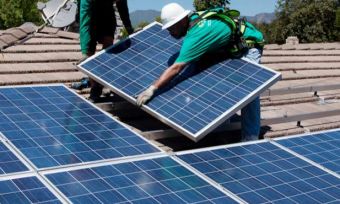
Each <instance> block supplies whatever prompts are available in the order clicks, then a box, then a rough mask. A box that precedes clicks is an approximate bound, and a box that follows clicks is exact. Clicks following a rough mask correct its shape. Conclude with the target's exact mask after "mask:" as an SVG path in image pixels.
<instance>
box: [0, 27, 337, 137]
mask: <svg viewBox="0 0 340 204" xmlns="http://www.w3.org/2000/svg"><path fill="white" fill-rule="evenodd" d="M36 29H37V28H35V27H29V26H27V25H26V26H24V28H23V26H21V27H18V28H13V29H9V30H5V31H3V32H2V33H0V49H1V54H0V85H1V86H6V85H18V84H38V83H43V84H46V83H60V82H62V83H66V84H69V83H71V82H74V81H79V80H80V79H81V78H82V77H84V76H85V75H84V74H82V73H81V72H79V71H77V69H76V67H75V65H74V64H75V62H77V61H78V60H79V59H80V58H81V53H80V46H79V35H78V34H76V33H71V32H65V31H61V30H58V29H55V28H49V27H44V28H42V29H40V30H37V31H36ZM262 63H263V64H264V65H265V66H268V67H270V68H272V69H274V70H277V71H280V72H281V73H282V76H283V79H282V81H280V82H278V83H277V84H275V85H274V86H273V87H271V88H270V90H268V91H266V92H265V93H263V94H262V97H261V104H262V118H263V125H264V126H265V125H268V127H267V128H264V129H267V130H268V131H266V132H265V134H264V136H266V137H276V136H282V135H290V134H296V133H301V132H306V131H315V130H324V129H330V128H335V127H340V99H339V98H340V43H339V42H338V43H316V44H315V43H314V44H298V45H289V44H286V45H267V46H266V47H265V50H264V56H263V59H262ZM87 91H88V90H85V91H84V92H82V93H87ZM315 91H317V93H315ZM116 107H118V106H116ZM128 107H129V111H128V112H130V113H132V112H134V109H133V107H132V106H128ZM131 108H132V109H131ZM135 109H136V108H135ZM123 112H125V113H126V112H127V111H126V109H125V111H124V110H123ZM137 115H138V114H137ZM138 117H139V118H138ZM145 117H146V115H144V114H141V115H139V116H137V117H130V118H129V117H127V118H128V119H126V120H127V122H128V123H130V124H132V125H135V126H136V127H140V126H144V127H145V126H147V127H149V126H153V125H154V124H156V122H154V120H153V121H152V122H148V123H152V125H150V124H147V123H146V120H145ZM131 118H133V119H131ZM129 120H133V122H130V121H129ZM138 120H139V121H141V122H138ZM148 120H150V121H151V120H152V119H150V117H148ZM300 120H301V123H300V124H299V126H297V125H298V123H297V121H300ZM136 121H137V122H136ZM141 124H142V125H141ZM158 127H159V128H160V129H162V130H161V131H160V132H162V133H164V129H167V127H166V126H164V125H159V123H158V124H157V128H158ZM157 128H156V129H157ZM143 129H144V130H143V131H145V129H147V128H143ZM150 129H153V130H155V127H154V126H153V127H151V128H150ZM156 132H157V131H156ZM164 134H167V133H164ZM174 134H178V133H174ZM145 135H149V136H150V137H151V138H153V136H152V135H153V133H150V134H149V132H148V131H146V132H145ZM188 142H190V141H188Z"/></svg>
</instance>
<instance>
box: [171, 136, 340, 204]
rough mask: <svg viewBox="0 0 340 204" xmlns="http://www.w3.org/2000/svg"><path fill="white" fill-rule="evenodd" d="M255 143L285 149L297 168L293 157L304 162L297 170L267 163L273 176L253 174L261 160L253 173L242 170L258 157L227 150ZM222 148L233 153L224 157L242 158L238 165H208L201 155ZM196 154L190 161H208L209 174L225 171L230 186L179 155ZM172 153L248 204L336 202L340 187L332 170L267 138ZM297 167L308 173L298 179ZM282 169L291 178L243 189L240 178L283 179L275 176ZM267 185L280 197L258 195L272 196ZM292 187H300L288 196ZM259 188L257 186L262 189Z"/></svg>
mask: <svg viewBox="0 0 340 204" xmlns="http://www.w3.org/2000/svg"><path fill="white" fill-rule="evenodd" d="M274 143H275V142H274ZM257 144H270V145H271V146H272V147H274V148H276V150H281V151H283V152H284V154H290V155H291V156H292V158H291V159H292V160H291V161H289V163H290V162H292V163H291V164H290V165H292V164H293V165H295V167H296V166H297V165H296V164H295V163H296V160H299V161H300V162H302V163H304V164H305V165H306V166H304V167H303V168H301V169H300V166H297V167H298V168H297V169H294V168H293V167H292V166H290V167H287V169H288V170H287V169H283V168H284V167H282V168H281V169H279V170H278V169H276V170H274V169H272V168H273V167H275V168H280V167H278V166H276V165H278V163H275V164H274V165H273V164H271V165H272V166H267V167H266V168H268V171H269V169H270V171H273V172H275V173H276V174H275V175H274V176H272V175H271V174H260V175H258V174H256V173H259V172H258V170H261V171H263V169H262V168H263V167H264V164H265V163H266V162H262V163H261V162H260V163H261V164H263V166H261V168H260V169H257V170H256V169H255V170H256V171H254V172H252V174H251V173H250V172H249V171H250V170H252V169H248V171H245V170H241V169H242V168H243V167H244V166H247V165H248V164H246V163H245V162H248V163H249V164H250V167H253V166H254V165H253V163H257V162H259V160H258V159H259V158H257V159H256V158H254V159H256V160H249V159H243V158H242V155H249V153H244V152H243V153H242V152H239V153H237V150H236V152H235V151H234V152H233V151H229V150H228V149H230V148H234V147H243V146H247V145H257ZM224 149H225V150H227V151H228V152H231V153H234V155H231V154H230V153H229V154H228V156H227V157H228V158H229V157H230V156H231V157H237V158H241V160H240V161H238V162H239V165H236V166H235V165H234V163H233V162H230V164H231V165H234V166H229V165H230V164H229V165H227V164H223V166H222V164H220V165H218V163H216V162H215V163H214V165H211V164H209V161H210V160H209V159H208V158H205V157H204V156H203V153H205V152H208V153H210V152H211V151H218V150H224ZM255 149H256V148H255ZM245 150H247V149H245ZM257 150H258V149H257ZM257 150H256V151H257ZM247 151H249V150H247ZM266 151H267V150H266ZM271 151H272V150H268V152H271ZM196 153H197V154H200V153H201V154H202V155H199V156H201V157H198V158H199V160H197V159H198V158H196V157H191V160H192V161H193V164H195V163H202V162H203V163H204V164H207V165H206V166H204V170H205V171H207V172H210V174H211V172H213V173H214V172H215V171H216V169H218V171H217V172H222V174H224V176H225V177H227V178H225V183H228V182H229V183H230V185H229V186H224V185H222V184H221V183H219V182H218V181H216V180H215V178H216V179H217V177H218V175H216V176H215V177H214V178H211V177H209V176H208V175H206V174H205V173H204V172H202V170H200V169H197V168H199V167H194V166H192V164H190V163H188V162H186V161H185V160H184V159H182V158H181V156H185V155H190V154H193V156H194V154H196ZM212 154H214V155H215V153H212ZM223 154H227V153H226V152H225V153H223ZM252 154H253V155H255V153H252ZM240 155H241V156H240ZM274 155H276V154H274ZM175 156H177V157H178V159H180V160H182V161H183V162H184V163H186V164H187V165H189V166H190V167H191V168H193V169H194V170H196V171H198V172H199V173H201V174H202V175H204V176H205V177H208V178H209V179H211V180H212V181H213V182H214V183H216V185H222V186H223V188H226V189H227V190H229V191H230V192H231V193H234V194H236V196H239V197H240V198H241V199H244V200H245V202H250V203H251V202H256V203H272V202H273V203H285V202H288V203H291V202H297V203H299V202H301V201H306V202H307V201H308V202H311V201H313V202H315V203H326V202H323V200H324V201H325V200H327V199H330V198H331V199H333V202H334V201H338V200H339V199H340V195H339V193H338V192H337V190H336V189H339V187H340V182H339V181H340V180H336V178H338V179H339V178H340V177H339V175H337V174H334V173H332V172H329V171H327V169H326V170H325V169H323V168H322V167H320V166H319V165H315V164H314V163H313V162H309V161H308V160H305V159H304V158H300V156H299V155H296V154H293V153H291V152H290V151H287V150H286V149H283V148H281V147H280V146H277V145H276V144H273V143H272V142H271V141H270V140H262V141H251V142H245V143H239V144H231V145H221V146H217V147H208V148H202V149H197V150H187V151H181V152H177V153H175ZM202 156H203V157H202ZM276 156H277V155H276ZM217 157H220V155H217ZM270 157H271V156H270V155H268V158H267V159H271V158H270ZM221 159H226V158H224V157H221ZM281 161H285V160H277V161H276V162H281ZM234 162H235V161H234ZM294 162H295V163H294ZM297 163H298V162H297ZM209 165H210V166H209ZM280 165H282V166H284V165H285V164H284V163H281V164H280ZM235 167H236V169H235ZM240 167H242V168H240ZM255 167H256V166H255ZM202 168H203V167H202ZM220 168H221V169H220ZM307 168H308V169H307ZM223 169H227V170H228V171H232V170H237V171H233V172H230V175H229V174H226V173H224V171H223ZM299 170H302V172H303V171H305V172H307V173H308V175H304V176H305V177H304V176H302V175H300V177H301V178H300V177H297V175H299V174H302V172H301V171H299ZM265 171H266V170H265ZM290 171H295V173H296V175H294V174H291V173H290ZM237 172H238V173H237ZM281 172H287V173H288V174H289V175H290V176H291V175H294V178H293V177H287V178H286V179H287V180H283V181H280V182H281V183H280V184H275V185H274V184H273V185H269V184H267V183H265V185H269V186H267V187H265V188H264V187H263V186H262V187H260V186H258V183H256V182H255V184H252V185H250V184H251V183H248V185H250V186H248V185H247V186H246V187H247V188H249V189H251V190H250V191H249V189H248V190H245V189H244V187H245V184H243V183H242V181H243V180H250V179H252V178H257V177H256V176H262V177H264V176H266V175H269V177H270V176H271V177H274V178H276V179H277V178H279V179H281V180H282V178H283V177H284V175H281V176H282V178H281V177H277V175H278V174H279V173H281ZM318 172H319V173H320V172H322V173H323V174H322V175H321V176H320V174H318ZM266 173H267V172H266ZM243 174H248V175H251V176H250V177H249V178H248V177H242V176H243ZM311 175H312V176H311ZM318 176H320V177H318ZM234 177H237V179H236V178H234ZM262 179H263V180H264V181H268V182H269V183H270V182H274V183H275V182H276V181H275V180H272V179H273V178H262ZM290 179H293V180H294V179H295V180H294V182H292V181H291V180H290ZM305 179H306V182H305ZM230 180H231V181H235V182H237V183H234V182H230ZM263 180H261V182H264V181H263ZM307 180H308V182H307ZM249 182H250V181H249ZM257 182H258V181H257ZM298 182H303V184H306V185H307V186H306V188H307V187H309V189H308V188H307V189H301V186H299V183H298ZM309 182H311V183H309ZM320 182H321V183H320ZM325 182H326V183H327V187H325V186H323V187H322V188H320V189H317V190H311V189H310V187H311V186H312V187H313V188H315V185H326V183H325ZM222 183H223V182H222ZM231 183H233V184H231ZM286 184H288V186H286V188H285V189H283V191H282V192H280V191H278V189H282V188H279V187H281V186H282V185H286ZM238 185H239V186H238ZM262 185H263V184H262ZM301 185H302V184H301ZM233 186H235V187H233ZM292 186H293V187H292ZM268 188H269V190H270V189H275V191H278V192H280V194H281V195H280V196H281V198H277V197H276V198H274V197H273V198H271V197H261V196H263V195H267V196H268V194H271V195H272V196H274V195H275V192H270V191H268V192H265V190H267V189H268ZM287 188H288V189H287ZM291 188H300V190H299V191H298V192H299V193H296V192H295V193H296V194H293V195H289V194H290V193H292V192H290V190H289V189H291ZM235 189H236V190H235ZM258 189H260V191H261V192H260V191H259V190H258ZM295 190H296V189H295ZM238 191H239V192H238ZM305 193H308V195H305ZM282 195H283V196H282ZM318 195H319V196H320V198H319V197H318ZM276 196H278V195H276ZM290 196H291V197H290ZM304 196H306V197H304ZM324 196H325V197H324ZM327 196H328V197H327ZM264 198H265V199H267V201H265V202H264V201H263V199H264ZM261 199H262V200H261ZM271 199H272V200H271Z"/></svg>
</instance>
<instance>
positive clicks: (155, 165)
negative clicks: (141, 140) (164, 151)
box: [41, 155, 242, 203]
mask: <svg viewBox="0 0 340 204" xmlns="http://www.w3.org/2000/svg"><path fill="white" fill-rule="evenodd" d="M164 159H165V160H167V161H163V160H164ZM157 160H158V161H157ZM169 162H170V163H169ZM181 162H182V161H181V160H178V159H177V158H175V157H172V156H169V155H155V156H147V157H144V158H129V159H127V160H124V161H109V162H103V163H100V164H99V163H98V164H89V165H86V166H74V167H67V168H62V169H52V170H46V171H43V172H41V174H42V177H43V178H44V180H46V182H47V183H48V184H49V185H51V186H54V188H55V190H56V191H57V192H58V193H59V194H60V195H62V197H63V198H64V199H65V200H67V201H68V202H70V203H72V202H73V201H74V200H72V199H71V197H78V195H76V191H74V192H72V193H71V194H72V195H66V194H65V192H63V190H62V189H60V188H59V187H58V186H60V185H61V186H62V185H65V184H73V183H77V184H80V185H81V186H82V187H83V188H84V189H86V191H87V193H84V194H82V195H81V197H82V196H86V195H91V196H94V195H95V197H96V199H100V201H101V202H104V203H106V202H105V201H103V200H102V199H104V197H98V193H101V192H111V193H112V191H114V192H115V193H117V194H118V195H120V196H122V195H123V197H124V198H125V199H127V201H126V200H125V201H124V202H123V201H122V202H119V203H125V202H127V203H130V202H134V201H136V202H137V203H138V201H141V202H142V201H147V199H148V198H149V199H150V198H151V199H154V198H155V197H157V196H162V195H168V194H175V195H177V193H181V192H185V191H187V190H190V191H195V192H196V193H197V192H201V191H200V190H198V189H201V188H209V189H210V190H214V191H216V192H219V193H220V194H223V195H224V196H223V197H217V198H216V197H215V198H214V196H216V193H215V194H214V193H213V192H212V195H210V197H209V198H208V199H209V201H211V202H213V201H214V200H215V201H216V203H221V202H222V200H221V199H229V201H233V202H235V203H240V202H242V200H240V199H238V197H237V196H235V195H230V194H228V192H226V191H224V190H223V188H221V187H220V186H215V185H214V184H212V183H211V182H210V181H209V180H206V179H205V178H202V177H201V176H200V175H198V174H197V173H195V172H193V171H192V170H191V169H190V168H188V167H187V166H186V165H183V164H182V163H181ZM174 163H176V165H174ZM162 165H164V166H162ZM167 165H168V166H167ZM135 167H137V168H139V169H141V170H138V171H136V170H135V169H134V168H135ZM108 169H110V171H109V172H111V173H110V174H109V175H108V173H107V172H106V173H105V170H108ZM171 169H172V170H171ZM113 170H115V171H116V173H112V171H113ZM117 170H118V171H117ZM159 170H164V171H166V172H163V173H162V172H158V171H159ZM77 171H86V172H83V173H78V174H71V173H74V172H77ZM88 171H91V172H88ZM70 172H71V173H70ZM93 172H94V173H95V174H96V176H95V177H92V178H90V179H88V178H86V177H91V176H90V174H91V173H93ZM149 172H151V173H152V174H150V173H149ZM169 172H170V174H171V175H170V174H168V173H169ZM65 173H67V174H69V175H72V178H73V179H72V181H70V180H68V181H66V180H65V178H63V177H62V175H61V174H65ZM89 173H90V174H89ZM164 173H166V174H164ZM182 174H183V175H182ZM56 175H57V176H56ZM74 175H76V177H75V176H74ZM143 175H145V176H146V177H145V176H143ZM92 176H93V175H92ZM121 176H122V180H119V183H120V182H122V184H115V182H113V181H111V180H112V178H116V177H121ZM168 176H170V177H168ZM108 177H111V179H109V178H108ZM156 177H157V178H156ZM158 177H159V178H158ZM192 177H195V178H194V179H191V178H192ZM181 178H187V181H182V180H181ZM189 178H190V179H189ZM96 179H99V180H101V181H104V182H105V184H106V185H105V186H107V184H109V186H110V189H106V190H104V189H101V188H100V187H97V188H99V189H101V190H96V192H93V190H90V189H89V187H91V188H92V187H93V185H88V186H84V185H83V183H82V182H83V181H85V182H87V181H93V182H95V181H96ZM150 179H151V180H150ZM197 179H198V180H200V182H198V183H195V182H197ZM107 180H110V181H107ZM125 180H127V181H128V183H126V182H125ZM172 180H174V182H175V181H179V182H180V183H178V182H175V183H173V182H171V181H172ZM164 181H165V182H166V185H164V183H163V182H164ZM194 181H195V182H194ZM55 182H57V183H55ZM63 182H64V183H63ZM187 182H191V184H190V183H187ZM202 182H204V183H205V185H202ZM154 183H155V184H158V185H160V186H159V188H160V190H161V191H162V190H164V188H166V189H167V192H163V194H162V193H159V194H158V192H157V191H159V189H158V188H150V189H149V190H150V191H151V193H150V192H149V191H145V189H143V188H141V189H143V190H142V191H144V193H146V194H148V195H149V196H148V197H144V198H134V199H135V200H133V199H132V200H128V198H127V197H126V195H125V194H122V192H120V191H118V190H120V189H124V188H132V190H135V189H134V187H137V188H140V186H143V185H152V184H154ZM97 184H98V183H97ZM113 184H115V185H113ZM184 185H185V186H184ZM192 185H195V187H194V186H192ZM199 185H201V186H199ZM97 188H96V189H97ZM64 190H65V189H64ZM125 193H127V191H126V192H125ZM137 196H138V195H137ZM144 196H145V195H144ZM194 196H195V194H194ZM201 196H202V194H201ZM175 197H176V196H175ZM204 197H205V198H207V195H204ZM116 198H117V197H116ZM177 198H178V197H177ZM187 199H188V197H187ZM148 201H150V200H148ZM153 201H154V200H153ZM182 201H183V200H182ZM78 202H79V201H78ZM97 202H98V200H97ZM110 202H112V200H111V201H110ZM198 202H199V201H198ZM157 203H162V201H158V200H157ZM186 203H189V202H186ZM209 203H210V202H209Z"/></svg>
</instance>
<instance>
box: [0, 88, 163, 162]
mask: <svg viewBox="0 0 340 204" xmlns="http://www.w3.org/2000/svg"><path fill="white" fill-rule="evenodd" d="M0 132H2V133H3V135H4V136H5V137H6V138H8V139H9V140H10V141H11V143H12V144H14V145H15V147H16V148H18V149H19V150H20V151H21V152H22V153H23V154H24V155H25V156H26V157H27V158H28V159H29V160H30V161H31V162H32V163H33V164H34V165H35V166H36V167H38V168H45V167H54V166H61V165H67V164H76V163H82V162H90V161H98V160H102V159H110V158H118V157H126V156H132V155H139V154H146V153H153V152H157V151H158V150H157V149H156V148H155V147H154V146H152V145H151V144H149V143H147V142H146V141H145V140H144V139H142V137H140V136H138V135H136V134H135V133H133V132H132V131H130V130H128V129H127V128H125V127H124V126H122V125H121V124H120V123H118V122H117V121H116V120H114V119H113V118H112V117H109V116H107V115H106V114H104V113H103V112H102V111H101V110H99V109H98V108H95V107H94V106H93V105H91V104H90V103H89V102H87V101H86V100H84V99H82V98H80V97H79V96H77V95H76V94H75V93H73V92H71V91H70V90H68V89H67V88H66V87H64V86H36V87H12V88H1V89H0Z"/></svg>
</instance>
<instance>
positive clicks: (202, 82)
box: [79, 24, 280, 140]
mask: <svg viewBox="0 0 340 204" xmlns="http://www.w3.org/2000/svg"><path fill="white" fill-rule="evenodd" d="M181 43H182V41H179V40H175V39H174V38H172V37H171V36H170V35H169V34H168V32H167V31H165V30H162V29H161V26H160V25H158V24H155V25H152V26H150V27H149V28H147V29H146V30H143V31H142V32H140V33H137V34H136V35H134V36H132V37H131V38H130V39H129V40H126V41H124V42H121V43H119V44H118V45H114V46H113V47H112V48H110V49H108V50H106V51H105V52H101V53H99V54H97V55H96V56H94V57H92V58H90V59H89V60H87V61H85V62H83V63H82V64H80V66H79V67H80V69H81V70H82V71H84V72H85V73H87V74H89V75H92V76H93V77H94V78H96V79H97V80H98V81H101V82H102V83H105V84H106V85H108V86H110V87H111V88H112V89H113V90H114V91H116V92H117V93H119V94H121V95H122V96H123V97H125V98H126V99H127V100H129V101H130V102H132V103H134V102H135V96H137V95H138V94H140V93H141V92H142V91H143V90H145V89H146V88H148V87H149V86H150V85H151V84H152V83H153V82H154V81H155V80H157V79H158V77H159V76H160V75H161V74H162V73H163V71H164V70H165V69H166V68H167V67H168V66H169V65H171V64H172V62H173V61H174V60H175V59H176V56H177V54H178V51H179V50H180V47H181ZM198 64H199V63H198ZM196 65H197V64H195V65H193V66H189V67H187V68H186V69H185V70H184V71H183V72H182V73H181V74H180V76H178V77H177V78H176V79H174V80H173V81H172V82H171V86H174V87H172V88H171V89H168V88H169V86H168V87H166V88H165V89H163V90H161V91H159V93H158V95H157V96H156V97H155V98H153V99H152V100H151V101H150V102H149V103H148V104H147V106H146V107H147V108H146V110H147V111H149V112H150V113H151V114H153V115H154V116H156V117H158V118H160V119H162V121H165V122H166V123H167V124H168V125H171V126H172V127H174V128H176V129H177V130H179V131H181V132H182V133H183V134H185V135H186V136H188V137H189V138H191V139H193V140H199V139H201V138H202V137H203V136H205V135H206V134H207V133H209V132H210V131H212V130H213V129H214V128H215V127H217V126H218V125H219V124H220V123H222V122H223V121H225V120H226V119H228V118H229V117H231V116H232V115H233V114H234V113H235V112H236V111H238V110H239V109H240V108H241V107H243V106H244V105H245V104H246V103H247V102H250V101H251V100H252V99H253V98H254V97H256V96H257V95H259V94H260V93H261V91H263V90H264V89H265V88H267V87H269V86H270V85H271V84H273V83H274V82H275V81H277V80H278V79H279V78H280V74H279V73H276V72H273V71H270V70H268V69H265V68H263V67H261V66H258V65H254V64H252V63H250V62H247V61H244V60H239V59H234V60H226V61H223V62H220V63H218V64H216V65H214V66H211V67H209V68H208V69H205V70H203V71H201V72H199V73H198V70H196V68H195V66H196ZM189 76H191V77H190V78H188V77H189ZM183 80H184V81H183ZM171 86H170V87H171Z"/></svg>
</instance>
